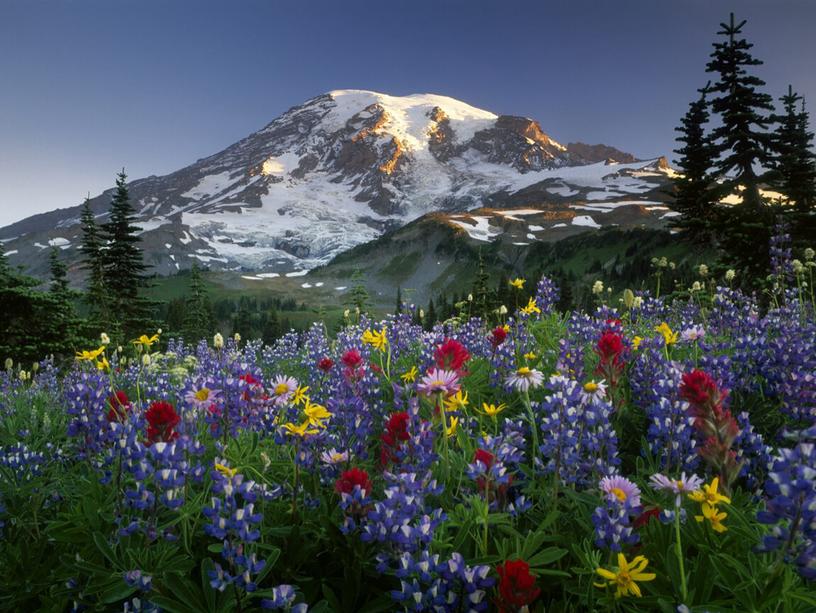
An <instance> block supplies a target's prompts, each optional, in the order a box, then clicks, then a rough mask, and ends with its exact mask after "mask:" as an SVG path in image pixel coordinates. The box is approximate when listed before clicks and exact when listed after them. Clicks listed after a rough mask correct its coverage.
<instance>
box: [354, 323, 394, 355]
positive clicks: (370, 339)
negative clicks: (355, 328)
mask: <svg viewBox="0 0 816 613" xmlns="http://www.w3.org/2000/svg"><path fill="white" fill-rule="evenodd" d="M360 340H362V341H363V342H364V343H365V344H366V345H371V346H372V347H373V348H374V349H376V350H377V351H385V349H386V347H388V337H387V336H385V328H383V329H382V331H381V332H377V331H376V330H366V331H365V332H363V336H362V337H361V339H360Z"/></svg>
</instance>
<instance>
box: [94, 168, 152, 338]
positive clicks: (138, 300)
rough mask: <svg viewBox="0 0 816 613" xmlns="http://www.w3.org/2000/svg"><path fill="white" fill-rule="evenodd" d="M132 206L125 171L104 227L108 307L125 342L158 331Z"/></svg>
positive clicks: (104, 258)
mask: <svg viewBox="0 0 816 613" xmlns="http://www.w3.org/2000/svg"><path fill="white" fill-rule="evenodd" d="M135 221H136V217H135V215H134V210H133V205H132V204H131V202H130V195H129V193H128V188H127V175H126V174H125V171H124V169H122V172H120V173H119V174H118V175H117V177H116V191H115V192H114V195H113V200H112V201H111V207H110V216H109V219H108V222H107V223H105V224H104V225H103V226H102V233H101V238H102V240H103V246H102V254H103V262H104V273H105V289H106V291H107V295H108V300H107V303H108V305H109V307H110V310H111V315H112V316H113V317H114V318H115V319H116V322H117V324H118V326H117V327H118V328H120V329H121V332H122V333H123V334H124V336H125V338H131V337H135V336H138V335H140V334H144V333H146V332H148V331H150V330H151V329H152V328H153V327H155V321H154V319H153V316H152V305H151V303H150V302H149V301H148V300H147V299H146V298H145V297H144V295H143V291H142V290H143V288H144V287H145V286H146V278H145V274H144V273H145V270H146V269H147V267H146V266H145V264H144V261H143V259H142V251H141V249H140V248H139V243H140V242H141V239H140V237H139V234H138V232H139V231H140V230H141V228H139V227H138V226H136V225H135Z"/></svg>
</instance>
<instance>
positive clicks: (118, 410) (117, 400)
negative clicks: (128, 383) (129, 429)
mask: <svg viewBox="0 0 816 613" xmlns="http://www.w3.org/2000/svg"><path fill="white" fill-rule="evenodd" d="M107 405H108V421H118V422H124V421H125V420H126V419H127V418H128V413H130V409H131V405H130V400H128V397H127V394H125V392H123V391H122V390H118V391H117V392H116V393H114V394H111V395H110V396H108V403H107Z"/></svg>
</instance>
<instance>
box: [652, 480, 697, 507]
mask: <svg viewBox="0 0 816 613" xmlns="http://www.w3.org/2000/svg"><path fill="white" fill-rule="evenodd" d="M649 483H650V484H651V486H652V487H653V488H654V489H656V490H661V491H664V492H670V493H672V494H674V496H675V498H674V506H675V507H679V506H680V503H681V502H682V500H683V494H690V493H691V492H693V491H695V490H699V489H700V486H701V485H702V484H703V479H701V478H700V477H698V476H697V475H691V476H690V477H686V473H685V472H683V474H682V475H680V478H679V479H672V478H671V477H667V476H666V475H661V474H660V473H658V474H656V475H652V476H651V478H650V479H649Z"/></svg>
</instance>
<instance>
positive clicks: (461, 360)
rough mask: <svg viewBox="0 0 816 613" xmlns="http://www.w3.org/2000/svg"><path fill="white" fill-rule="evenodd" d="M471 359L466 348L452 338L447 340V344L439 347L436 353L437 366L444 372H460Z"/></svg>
mask: <svg viewBox="0 0 816 613" xmlns="http://www.w3.org/2000/svg"><path fill="white" fill-rule="evenodd" d="M469 359H470V353H468V350H467V349H465V346H464V345H462V343H460V342H459V341H457V340H454V339H452V338H448V339H445V342H444V343H442V344H441V345H439V347H437V348H436V352H435V353H434V360H436V365H437V366H438V367H439V368H441V369H443V370H454V371H456V372H459V371H461V370H462V367H463V366H464V365H465V363H466V362H467V361H468V360H469Z"/></svg>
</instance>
